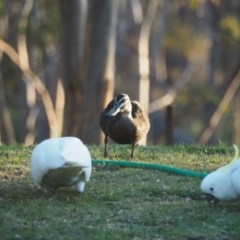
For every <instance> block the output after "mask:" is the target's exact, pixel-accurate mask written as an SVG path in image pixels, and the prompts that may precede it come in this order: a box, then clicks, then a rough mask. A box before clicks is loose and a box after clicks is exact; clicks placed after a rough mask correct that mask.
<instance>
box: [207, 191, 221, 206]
mask: <svg viewBox="0 0 240 240" xmlns="http://www.w3.org/2000/svg"><path fill="white" fill-rule="evenodd" d="M204 199H205V200H207V202H208V203H209V204H212V205H216V204H217V203H218V202H219V201H220V200H219V199H218V198H216V197H214V196H213V195H211V194H205V195H204Z"/></svg>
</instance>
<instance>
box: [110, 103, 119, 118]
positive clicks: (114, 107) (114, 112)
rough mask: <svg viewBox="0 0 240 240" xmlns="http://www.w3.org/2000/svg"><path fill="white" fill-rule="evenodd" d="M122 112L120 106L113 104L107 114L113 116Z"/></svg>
mask: <svg viewBox="0 0 240 240" xmlns="http://www.w3.org/2000/svg"><path fill="white" fill-rule="evenodd" d="M119 112H120V108H119V107H117V106H113V108H112V109H111V110H110V111H109V112H108V113H107V116H109V117H112V116H116V115H117V114H118V113H119Z"/></svg>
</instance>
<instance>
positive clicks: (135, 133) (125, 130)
mask: <svg viewBox="0 0 240 240" xmlns="http://www.w3.org/2000/svg"><path fill="white" fill-rule="evenodd" d="M123 95H125V94H123ZM126 96H127V95H126ZM115 104H116V98H115V99H113V100H112V101H111V102H110V103H109V104H108V105H107V107H106V108H105V109H104V110H103V112H102V113H101V115H100V120H99V123H100V126H101V129H102V131H103V132H104V134H105V153H104V155H105V156H106V155H107V150H106V145H107V142H108V137H110V138H111V139H112V140H113V141H115V142H116V143H119V144H132V153H131V157H132V156H133V151H134V146H135V144H136V143H137V142H138V141H139V140H140V139H141V138H142V137H143V136H144V135H146V134H147V133H148V131H149V128H150V123H149V118H148V116H147V114H146V113H145V112H144V110H143V108H142V107H141V105H140V103H139V102H137V101H131V106H132V111H131V114H130V116H128V115H126V114H123V113H122V112H118V113H117V114H116V115H115V116H109V115H108V113H109V111H111V109H113V108H114V105H115Z"/></svg>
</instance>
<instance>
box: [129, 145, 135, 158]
mask: <svg viewBox="0 0 240 240" xmlns="http://www.w3.org/2000/svg"><path fill="white" fill-rule="evenodd" d="M134 148H135V143H132V152H131V155H130V157H131V158H133V153H134Z"/></svg>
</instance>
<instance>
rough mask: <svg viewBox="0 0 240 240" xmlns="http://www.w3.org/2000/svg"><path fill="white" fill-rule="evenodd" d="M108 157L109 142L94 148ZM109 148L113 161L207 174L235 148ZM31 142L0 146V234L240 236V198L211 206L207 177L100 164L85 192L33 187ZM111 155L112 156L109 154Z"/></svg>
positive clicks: (96, 155)
mask: <svg viewBox="0 0 240 240" xmlns="http://www.w3.org/2000/svg"><path fill="white" fill-rule="evenodd" d="M89 148H90V151H91V155H92V158H93V159H103V157H102V154H103V146H95V145H91V146H89ZM130 148H131V147H130V146H119V145H113V144H111V145H110V146H109V156H110V158H109V159H111V160H113V161H118V160H121V161H125V160H126V161H136V162H145V163H158V164H163V165H167V166H172V167H176V168H183V169H188V170H192V171H198V172H206V173H207V172H209V171H211V170H213V169H215V168H217V167H219V166H220V165H222V164H225V163H228V162H229V161H230V160H231V159H232V157H233V155H234V150H233V148H232V147H230V146H225V145H224V146H223V145H219V146H216V147H203V146H196V145H191V146H182V145H181V146H180V145H179V146H173V147H166V146H147V147H140V146H139V147H137V148H136V149H135V157H134V159H133V160H130V159H129V155H130ZM31 151H32V147H25V146H23V145H14V146H0V238H1V239H47V240H48V239H54V240H55V239H58V240H59V239H64V240H65V239H87V240H88V239H89V240H91V239H104V240H108V239H109V240H112V239H121V240H123V239H124V240H126V239H136V240H137V239H144V240H145V239H159V240H162V239H182V240H184V239H186V240H205V239H211V240H212V239H216V240H219V239H231V240H232V239H240V224H239V222H240V202H230V203H226V202H220V203H219V204H217V205H215V206H211V205H209V204H208V203H207V202H206V201H204V200H203V199H202V194H201V192H200V190H199V186H200V182H201V179H200V178H198V177H188V176H181V175H175V174H172V173H168V172H163V171H158V170H149V169H137V168H123V167H118V166H117V165H116V166H115V165H114V166H108V165H99V164H98V165H94V167H93V172H92V177H91V180H90V182H89V183H87V184H86V188H85V192H84V194H79V193H77V192H76V191H75V189H74V188H61V189H59V190H57V191H56V192H54V193H52V194H50V193H49V194H43V193H41V192H38V191H36V190H34V189H33V188H32V181H31V177H30V168H29V158H30V155H31ZM106 160H107V159H106Z"/></svg>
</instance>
